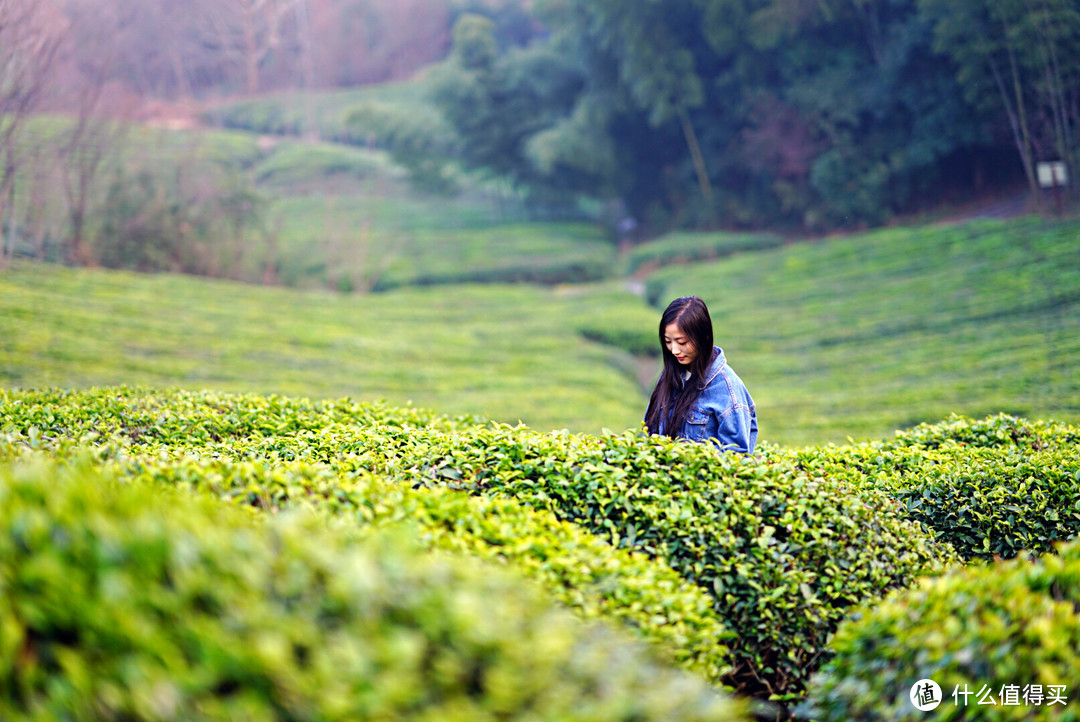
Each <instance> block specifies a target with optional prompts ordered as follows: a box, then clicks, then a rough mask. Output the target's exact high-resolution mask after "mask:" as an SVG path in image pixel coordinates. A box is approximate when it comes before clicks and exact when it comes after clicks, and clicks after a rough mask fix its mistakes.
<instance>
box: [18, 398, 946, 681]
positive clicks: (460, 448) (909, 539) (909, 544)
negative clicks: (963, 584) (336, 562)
mask: <svg viewBox="0 0 1080 722" xmlns="http://www.w3.org/2000/svg"><path fill="white" fill-rule="evenodd" d="M0 399H2V401H0V429H6V433H7V440H8V441H7V443H8V445H9V446H10V447H12V448H15V447H18V448H21V449H33V448H35V447H36V448H40V449H43V450H45V451H46V453H48V454H50V455H53V456H57V455H61V456H77V455H78V449H79V448H80V447H83V446H85V445H87V444H90V445H91V446H92V448H93V454H94V457H95V458H96V459H97V460H98V462H97V463H101V464H108V465H112V466H117V467H120V468H121V469H123V470H126V471H125V472H124V473H128V474H129V475H135V476H139V477H144V478H149V479H153V480H156V481H159V482H166V483H167V484H168V485H171V486H176V485H184V486H189V487H193V488H199V489H202V490H206V491H208V492H210V493H213V494H215V495H217V496H219V497H222V498H227V499H232V500H234V501H238V502H239V503H242V504H247V505H251V506H253V507H256V508H258V509H263V510H267V511H271V512H273V511H275V510H277V509H279V508H281V507H283V506H286V505H289V504H295V503H297V502H301V503H304V504H306V505H310V506H314V507H317V508H319V509H321V510H323V511H329V512H331V513H333V514H335V515H338V516H341V515H344V516H348V517H351V518H353V519H357V520H359V521H362V522H365V523H366V522H372V521H377V520H381V519H384V518H385V517H386V516H387V515H388V514H389V515H390V516H391V517H393V516H395V515H396V516H402V515H404V516H407V517H412V518H420V519H424V520H425V521H423V522H422V528H424V529H426V530H428V532H427V533H430V534H432V535H433V536H434V532H433V531H431V530H446V529H449V530H450V532H451V533H452V535H453V536H455V537H457V538H458V540H459V541H458V542H457V543H458V544H459V546H466V547H469V546H471V547H473V548H476V547H478V546H479V547H480V548H483V549H487V551H486V552H485V554H489V555H490V554H492V553H497V554H500V555H502V556H504V557H506V558H508V559H509V560H510V561H513V562H515V563H516V564H517V565H519V566H523V567H525V568H527V569H528V568H530V567H532V568H533V569H534V571H535V570H536V566H537V565H538V564H539V565H540V566H541V567H542V573H540V574H534V576H538V578H540V579H541V580H542V581H544V582H545V583H546V586H547V587H548V588H549V589H552V590H553V591H555V592H556V595H557V596H558V597H559V598H560V599H562V600H563V601H564V602H567V603H570V604H571V605H573V606H576V607H577V608H578V609H584V610H590V609H596V610H597V613H598V614H600V615H601V616H605V617H608V618H617V619H622V620H624V621H629V622H630V623H631V624H632V625H633V626H635V627H637V628H638V629H640V630H641V634H642V635H643V636H645V637H646V638H649V639H652V640H653V641H655V642H657V643H658V646H659V647H660V648H661V649H666V650H669V655H668V656H669V657H670V658H674V659H675V660H676V661H678V662H679V663H681V664H683V665H684V666H686V667H688V668H690V669H695V670H698V671H701V672H703V673H704V674H705V675H706V677H707V678H709V679H711V680H713V681H723V682H725V683H727V684H729V685H731V686H733V687H734V688H736V689H737V690H738V691H740V692H742V693H744V694H754V695H758V696H761V697H768V696H774V697H776V698H779V699H790V698H793V697H796V696H798V695H799V694H800V693H801V691H802V689H803V687H804V686H805V683H806V681H807V679H808V678H809V676H810V674H811V673H812V672H813V671H815V670H816V669H817V668H818V666H819V665H820V663H821V661H822V659H823V657H824V656H825V655H826V648H827V642H828V638H829V635H830V634H831V632H832V630H834V629H835V628H836V625H837V624H838V623H839V621H840V620H841V619H842V617H843V615H844V614H845V611H846V610H847V609H848V608H849V607H850V606H852V605H855V604H858V603H860V602H863V601H865V600H868V599H875V598H878V597H879V596H881V595H882V594H883V593H884V592H886V591H887V590H889V589H892V588H901V587H904V586H906V585H908V584H910V583H911V582H912V581H913V580H914V579H915V578H917V577H918V576H919V575H921V574H924V573H927V572H931V571H935V570H938V569H940V568H942V566H943V565H945V564H947V563H950V562H953V561H955V557H954V555H953V554H952V551H951V549H949V547H947V546H942V545H937V544H935V543H933V542H932V541H931V539H930V538H929V536H928V535H927V534H925V533H924V532H923V531H922V530H921V528H920V527H919V526H917V525H916V524H914V523H912V522H910V521H907V520H905V519H903V518H902V517H901V515H899V514H887V513H886V514H883V513H881V510H882V509H885V508H887V507H888V505H889V504H890V503H891V502H890V500H889V499H888V498H887V496H885V495H884V494H882V493H880V492H877V491H875V490H873V489H871V488H868V487H864V488H858V487H856V486H854V485H851V484H847V483H842V482H840V483H837V482H833V481H827V480H822V479H819V478H815V477H813V476H811V475H807V474H805V473H803V472H801V471H799V470H797V469H796V468H795V467H794V466H793V465H792V464H790V463H787V462H774V461H772V460H770V459H769V458H754V459H745V458H743V457H739V456H736V455H725V456H722V457H718V456H717V455H716V454H715V453H713V452H711V451H709V450H708V449H707V448H705V447H702V446H696V445H686V444H678V443H673V442H670V441H667V440H661V439H641V438H638V437H636V436H635V435H633V434H626V435H621V436H619V435H609V436H606V437H585V436H576V435H571V434H567V433H561V434H559V433H555V434H539V433H536V432H532V431H530V430H528V429H524V428H510V427H507V426H502V425H483V424H478V423H476V422H475V421H474V420H472V419H468V418H462V419H444V418H435V417H431V416H429V415H426V414H425V413H424V412H420V411H413V410H409V411H404V412H402V413H401V414H400V415H397V414H396V412H395V411H393V410H391V409H388V408H386V407H381V406H373V405H368V404H353V403H350V402H345V401H341V402H325V403H312V402H307V401H300V400H293V399H281V398H276V397H270V398H267V397H257V396H229V395H215V394H208V393H202V394H192V393H182V392H180V393H173V394H163V393H159V394H147V393H143V392H139V391H133V390H126V389H104V390H100V391H87V392H39V393H30V392H7V393H6V394H5V395H3V396H0ZM371 474H374V475H375V476H377V477H379V478H380V479H384V480H386V482H377V481H373V480H371V479H370V475H371ZM395 481H396V482H399V483H402V482H403V483H405V484H408V485H410V486H415V487H421V488H419V489H416V490H411V491H410V492H409V493H405V492H404V491H402V490H401V489H400V488H399V487H395V486H394V485H393V484H392V483H391V484H389V485H387V482H395ZM460 489H465V490H468V491H470V492H472V498H471V499H470V497H469V496H468V495H460V496H459V495H456V494H453V493H452V492H454V491H455V490H460ZM462 499H470V500H469V501H468V503H467V504H466V503H465V502H464V501H461V500H462ZM523 505H524V506H527V507H530V508H531V511H530V512H529V513H527V514H526V513H523V512H522V511H521V509H522V506H523ZM896 508H897V510H899V507H896ZM496 512H497V513H496ZM493 519H497V520H498V523H497V524H496V522H495V521H493ZM515 520H518V521H517V522H515ZM515 524H516V525H515ZM493 525H494V526H493ZM500 525H502V526H500ZM560 525H562V526H560ZM515 538H516V539H518V540H519V541H520V542H521V543H520V544H515V543H510V540H513V539H515ZM489 548H490V549H489ZM482 555H483V554H482ZM583 556H588V557H590V559H591V561H590V562H589V565H591V566H592V567H595V568H598V569H602V570H606V571H605V573H604V575H602V577H601V578H600V579H594V578H593V577H594V576H595V573H594V572H592V571H587V572H585V573H583V572H581V571H580V570H581V568H582V567H581V564H580V561H579V560H580V559H581V558H582V557H583ZM605 559H606V560H607V561H604V560H605ZM612 560H614V561H612ZM589 565H586V567H585V568H586V569H589V568H590V566H589ZM642 576H644V577H645V578H646V579H651V580H655V583H650V584H648V585H641V584H639V583H636V580H640V579H641V577H642ZM560 588H561V589H562V590H563V591H561V592H560V591H559V590H560ZM568 589H569V590H570V591H569V592H567V591H566V590H568ZM575 597H578V598H579V600H578V601H577V602H575V599H574V598H575ZM702 600H704V603H703V602H702ZM627 604H628V605H629V609H626V608H625V607H626V605H627ZM721 623H722V625H723V626H721ZM724 627H726V630H727V631H725V630H724ZM725 645H726V646H728V647H730V652H731V653H730V655H729V654H727V652H728V650H727V649H726V648H725ZM673 648H675V649H678V651H677V652H674V653H672V652H671V650H672V649H673Z"/></svg>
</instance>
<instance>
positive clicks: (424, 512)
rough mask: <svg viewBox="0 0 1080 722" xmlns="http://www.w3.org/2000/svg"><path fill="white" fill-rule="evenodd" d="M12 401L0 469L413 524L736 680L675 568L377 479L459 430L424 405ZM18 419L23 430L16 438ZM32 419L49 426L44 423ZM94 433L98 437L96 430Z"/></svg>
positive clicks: (544, 520)
mask: <svg viewBox="0 0 1080 722" xmlns="http://www.w3.org/2000/svg"><path fill="white" fill-rule="evenodd" d="M10 396H11V398H12V400H13V401H14V403H11V404H8V405H5V404H4V403H3V394H2V392H0V431H2V430H3V429H4V428H5V426H6V427H7V428H8V431H7V433H6V434H4V433H0V460H3V459H12V458H18V457H19V456H21V455H22V453H21V451H23V450H26V451H29V450H31V449H38V450H41V451H44V452H46V453H47V455H48V456H49V457H51V458H54V459H79V458H83V457H84V455H85V454H86V453H87V452H89V453H90V454H91V455H92V457H93V458H94V459H95V464H96V465H98V466H101V467H105V468H109V469H111V470H113V471H114V472H115V473H116V474H117V475H120V476H122V477H123V478H125V479H130V480H132V481H140V482H150V483H155V484H159V485H166V486H170V487H176V488H183V489H186V490H188V491H193V492H201V493H207V492H208V493H210V494H212V495H214V496H216V497H218V498H220V499H223V500H226V501H230V502H234V503H237V504H241V505H246V506H251V507H254V508H256V509H260V510H263V511H265V512H267V513H270V514H276V513H277V512H278V511H280V510H283V509H286V508H291V507H294V506H298V505H299V506H304V507H307V508H309V509H313V510H315V511H317V512H319V513H321V514H325V515H328V516H330V517H336V518H341V519H346V520H348V521H350V522H351V523H352V524H353V525H354V526H355V528H356V529H357V530H359V531H360V532H361V533H365V534H366V533H369V532H370V531H371V530H374V529H378V528H382V527H386V526H393V525H397V524H400V523H402V522H405V523H409V524H414V525H417V526H418V529H416V530H415V535H416V536H417V538H418V539H421V540H423V541H424V543H425V544H427V545H428V546H431V547H438V548H447V549H454V550H457V551H464V552H467V553H469V554H471V555H473V556H480V557H484V558H488V559H495V560H498V561H500V562H501V563H504V564H507V563H509V564H510V565H512V566H514V567H515V568H517V569H519V570H520V571H523V572H524V573H525V574H526V575H527V576H530V577H532V578H533V579H535V580H537V581H538V582H539V583H540V584H541V585H542V586H543V587H544V588H545V589H546V590H547V591H548V592H549V593H550V594H551V595H552V596H553V597H554V598H556V599H557V600H559V601H560V602H562V603H563V604H565V605H566V606H567V607H569V608H570V609H572V610H573V611H574V612H575V613H577V614H578V615H579V616H580V617H582V618H586V619H591V618H603V619H606V620H610V621H617V622H619V623H621V624H623V625H624V627H628V628H629V629H631V630H633V632H634V633H635V634H636V635H637V636H638V637H640V638H641V639H643V640H645V641H647V642H649V643H650V644H652V645H653V646H654V648H655V649H656V650H658V651H659V652H660V653H662V654H663V655H664V656H665V657H666V658H667V659H669V660H671V661H672V662H674V663H676V664H678V665H679V666H681V667H683V668H686V669H690V670H693V671H695V672H698V673H700V674H701V675H703V676H704V677H706V678H707V679H709V680H710V681H712V682H714V683H720V681H721V679H722V677H723V676H724V675H725V674H726V673H727V672H729V671H730V657H729V653H728V650H727V648H726V647H725V645H724V643H723V641H724V640H725V639H726V638H728V637H729V636H730V634H729V633H728V632H726V631H725V630H724V627H723V625H722V623H721V622H720V621H719V619H718V618H717V616H716V614H715V613H714V612H713V610H712V602H711V598H710V597H709V596H708V595H707V594H706V593H705V592H704V591H702V590H701V589H700V588H698V587H697V586H695V585H693V584H691V583H689V582H687V581H686V580H684V579H683V578H682V577H681V576H679V575H678V574H677V573H676V572H675V571H674V570H672V569H671V568H670V567H669V566H667V565H666V564H664V563H663V562H662V561H659V560H655V559H650V558H648V557H647V556H645V555H644V554H636V553H632V552H630V551H627V550H623V549H614V548H612V547H611V546H610V545H608V544H607V543H605V542H604V541H603V540H602V539H599V538H597V537H595V536H593V535H591V534H588V533H587V532H585V531H584V530H582V529H580V528H579V527H577V526H575V525H573V524H569V523H566V522H560V521H558V520H557V519H555V518H554V516H553V515H551V514H550V513H547V512H542V511H536V510H531V509H527V508H525V507H524V506H522V505H521V504H518V503H516V502H514V501H512V500H506V499H502V500H497V499H487V498H480V497H471V496H469V495H467V494H464V493H461V492H453V491H450V490H442V489H427V490H422V491H414V490H411V489H409V488H408V487H407V486H404V485H402V484H400V483H392V482H386V481H382V480H380V479H377V478H375V477H372V476H371V475H370V474H367V473H365V472H364V470H365V469H367V468H369V467H371V466H373V465H376V464H381V465H382V466H383V467H385V468H387V469H390V468H391V465H390V464H388V463H387V460H388V459H389V458H392V453H388V446H391V445H392V444H393V443H394V441H395V440H396V439H399V438H401V439H407V438H409V437H410V436H412V435H413V434H414V433H416V429H417V427H419V426H424V425H428V426H430V427H431V428H453V427H454V425H455V424H456V423H462V424H464V423H466V422H467V421H468V420H467V419H463V420H461V421H460V422H455V421H452V420H446V419H436V418H433V417H430V416H429V415H426V414H425V413H424V412H420V411H417V410H415V409H389V408H387V407H385V406H382V405H379V404H357V403H353V402H347V401H337V402H321V403H313V402H309V401H305V400H296V399H285V398H281V397H258V396H227V395H218V394H210V393H204V394H190V393H176V394H171V395H166V394H160V393H159V394H153V395H151V394H146V393H139V392H134V391H132V390H128V389H122V390H112V391H102V392H98V393H73V392H36V393H29V392H19V393H13V394H10ZM16 422H18V423H19V425H20V428H21V429H23V430H21V431H15V428H16V426H15V424H16ZM33 424H37V426H34V425H33ZM91 429H92V430H93V431H91Z"/></svg>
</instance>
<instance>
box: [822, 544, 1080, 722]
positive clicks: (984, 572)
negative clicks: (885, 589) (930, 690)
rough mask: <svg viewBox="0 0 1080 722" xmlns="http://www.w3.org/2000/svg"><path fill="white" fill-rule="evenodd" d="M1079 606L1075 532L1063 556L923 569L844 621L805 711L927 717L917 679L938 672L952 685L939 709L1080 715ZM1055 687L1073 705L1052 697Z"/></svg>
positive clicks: (992, 715) (964, 713)
mask: <svg viewBox="0 0 1080 722" xmlns="http://www.w3.org/2000/svg"><path fill="white" fill-rule="evenodd" d="M1078 605H1080V545H1078V544H1077V543H1075V542H1074V543H1071V544H1068V545H1065V546H1063V547H1061V548H1060V554H1057V555H1054V554H1047V555H1044V556H1042V557H1039V558H1036V557H1035V556H1032V555H1025V556H1023V557H1020V558H1017V559H1014V560H1011V561H1008V562H1001V563H997V564H986V565H984V564H973V565H971V566H969V567H967V568H959V569H955V570H952V571H950V572H949V573H947V574H945V575H944V576H942V577H940V578H937V579H929V580H924V581H923V582H921V583H920V584H919V585H918V586H916V587H915V588H914V589H911V590H906V591H903V592H899V593H897V594H895V595H893V596H892V597H890V598H889V599H888V600H887V601H885V602H883V603H881V604H879V605H877V606H875V607H873V608H866V609H864V610H863V611H861V612H860V613H859V614H857V615H855V616H854V617H853V618H852V620H850V621H848V622H845V623H844V624H842V625H841V626H840V629H839V630H838V631H837V633H836V636H835V637H834V639H833V642H832V647H833V649H834V650H835V653H836V656H835V658H834V659H833V660H832V661H831V662H830V663H829V664H828V665H827V666H826V667H825V669H824V670H823V671H822V672H821V674H819V675H818V676H816V677H815V678H814V680H813V682H812V684H811V686H810V690H809V695H808V699H807V702H806V704H805V706H804V707H803V709H802V713H803V714H806V715H808V716H810V717H811V718H812V719H816V720H817V719H820V720H837V721H840V720H843V721H844V722H851V721H857V720H901V719H922V718H924V717H925V716H926V714H927V713H925V712H920V711H918V710H916V709H915V707H914V706H913V705H912V704H911V702H910V701H909V697H908V694H909V691H910V689H911V686H912V685H913V684H914V683H915V682H916V681H917V680H921V679H932V680H934V681H935V682H937V683H938V685H940V687H941V690H942V696H943V701H942V704H941V705H940V706H939V707H938V708H937V710H936V711H935V712H934V714H935V715H936V716H935V719H946V720H953V719H972V718H974V717H977V718H978V719H988V720H1016V719H1025V720H1077V719H1080V712H1077V704H1076V694H1077V688H1076V681H1077V679H1080V613H1078V612H1077V609H1078ZM1033 688H1035V689H1033ZM1055 688H1056V689H1055ZM1036 689H1037V692H1035V690H1036ZM965 692H971V693H973V694H972V695H971V696H970V697H968V696H964V693H965ZM1055 692H1057V693H1060V695H1063V696H1064V699H1065V706H1062V704H1061V703H1058V702H1051V701H1049V700H1050V698H1051V696H1052V695H1054V693H1055ZM954 693H955V694H954ZM1032 693H1035V694H1037V697H1033V696H1032ZM980 695H981V696H980ZM980 699H981V700H982V702H983V704H982V705H979V704H978V701H979V700H980ZM1036 699H1037V700H1038V701H1036ZM990 700H993V702H991V701H990ZM972 708H974V709H972Z"/></svg>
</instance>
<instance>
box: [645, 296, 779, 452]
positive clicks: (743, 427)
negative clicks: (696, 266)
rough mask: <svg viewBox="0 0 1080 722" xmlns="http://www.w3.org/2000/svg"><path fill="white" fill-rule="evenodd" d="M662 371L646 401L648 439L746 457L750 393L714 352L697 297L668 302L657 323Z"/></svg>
mask: <svg viewBox="0 0 1080 722" xmlns="http://www.w3.org/2000/svg"><path fill="white" fill-rule="evenodd" d="M660 346H661V348H662V354H663V357H664V370H663V371H662V372H661V373H660V378H659V379H658V380H657V382H656V388H655V389H653V392H652V398H651V399H649V408H648V410H647V411H646V412H645V425H646V426H647V427H648V430H649V433H650V434H662V435H665V436H670V437H672V438H676V439H689V440H690V441H698V442H702V443H704V442H711V443H713V444H715V445H716V446H717V447H718V448H720V449H722V450H724V451H737V452H740V453H743V454H749V453H751V452H753V450H754V444H755V443H757V433H758V428H757V411H756V409H755V408H754V400H753V399H752V398H750V392H748V391H747V390H746V386H745V385H744V384H743V382H742V380H741V379H740V378H739V377H738V376H737V375H736V374H735V371H734V370H733V369H732V368H731V367H730V366H728V364H727V359H726V358H724V352H723V350H721V349H720V348H719V347H717V346H713V327H712V319H711V318H710V317H709V309H708V308H707V307H706V306H705V302H704V301H702V300H701V299H700V298H697V297H696V296H686V297H683V298H677V299H675V300H674V301H672V302H671V303H670V304H669V305H668V307H667V310H666V311H664V315H663V316H662V317H661V318H660Z"/></svg>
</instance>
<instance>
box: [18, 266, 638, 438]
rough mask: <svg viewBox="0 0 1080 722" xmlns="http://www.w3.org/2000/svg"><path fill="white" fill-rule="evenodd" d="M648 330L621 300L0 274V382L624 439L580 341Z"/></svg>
mask: <svg viewBox="0 0 1080 722" xmlns="http://www.w3.org/2000/svg"><path fill="white" fill-rule="evenodd" d="M592 303H595V304H596V305H597V306H598V307H603V306H605V305H606V306H607V307H609V308H613V309H615V312H614V313H609V314H608V315H607V316H606V317H605V318H606V321H605V323H607V324H608V325H609V326H612V325H621V326H623V327H626V328H628V329H633V328H638V327H645V326H648V325H650V324H651V323H652V313H650V312H649V311H648V309H646V308H645V307H644V305H643V304H642V303H641V302H640V301H638V299H636V298H635V297H633V296H632V295H630V294H629V293H626V292H623V291H619V290H618V289H615V288H605V287H591V288H585V289H583V290H582V291H581V294H580V295H578V294H569V293H565V292H559V291H557V290H546V289H541V288H532V287H524V286H522V287H517V286H505V285H491V286H455V287H452V288H446V289H442V288H433V289H413V290H401V291H395V292H392V293H386V294H372V295H368V296H364V297H353V296H348V295H342V294H334V293H329V292H320V291H296V290H290V289H282V288H263V287H255V286H248V285H243V284H237V283H230V282H224V281H211V280H206V279H198V278H192V277H184V276H176V275H167V274H162V275H139V274H132V273H125V272H114V271H113V272H110V271H100V270H78V269H75V270H73V269H67V268H62V267H57V266H48V265H38V264H32V263H22V264H18V265H16V266H15V268H14V269H12V270H10V271H9V272H7V273H4V274H2V275H0V384H2V385H3V386H7V387H20V388H32V387H41V386H60V387H82V386H88V385H100V384H144V385H149V386H157V387H182V388H189V389H200V388H213V389H224V390H233V391H252V392H260V393H282V394H292V395H301V396H308V397H311V398H338V397H342V396H352V397H355V398H359V399H369V400H370V399H376V398H384V399H387V400H389V401H391V402H393V403H395V404H398V405H403V404H405V403H406V402H410V401H411V402H413V403H415V404H417V405H420V406H425V407H432V408H435V409H439V410H442V411H444V412H448V413H449V412H452V413H472V414H478V415H484V416H489V417H491V418H494V419H498V420H501V421H507V422H511V423H517V422H518V421H519V420H521V421H525V422H526V423H528V424H530V425H532V426H534V427H536V428H540V429H548V428H562V427H569V428H571V429H573V430H577V431H583V430H589V431H599V430H600V428H601V427H603V426H608V427H612V428H625V427H627V426H629V425H631V424H633V423H635V421H636V419H638V418H639V415H640V414H641V408H640V407H641V403H642V400H641V390H640V388H639V385H638V383H637V380H636V374H635V370H634V362H633V359H632V358H631V357H630V355H629V354H627V353H626V352H624V351H621V350H619V349H616V348H613V347H610V346H605V345H602V344H600V343H596V342H592V341H588V340H586V339H585V338H583V337H582V336H580V335H579V332H578V328H579V327H580V328H585V327H587V326H588V324H589V323H590V319H589V318H588V315H589V314H588V312H587V309H588V308H589V306H590V305H591V304H592Z"/></svg>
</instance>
